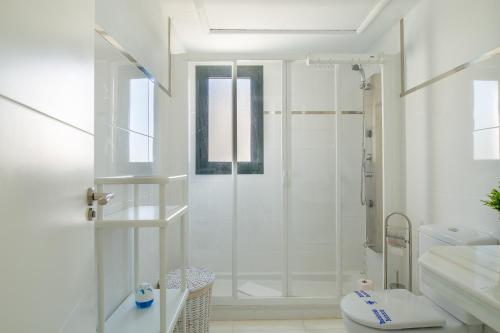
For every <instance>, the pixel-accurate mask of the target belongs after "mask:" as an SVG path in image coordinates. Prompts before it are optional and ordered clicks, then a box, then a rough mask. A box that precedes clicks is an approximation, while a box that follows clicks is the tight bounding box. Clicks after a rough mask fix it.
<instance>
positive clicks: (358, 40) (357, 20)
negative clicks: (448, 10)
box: [165, 0, 418, 58]
mask: <svg viewBox="0 0 500 333" xmlns="http://www.w3.org/2000/svg"><path fill="white" fill-rule="evenodd" d="M417 1H418V0H392V1H390V0H165V10H166V12H167V15H169V16H171V17H172V24H173V29H174V36H175V38H174V41H173V45H172V47H173V52H174V53H181V52H184V51H186V52H189V53H190V54H192V55H196V54H198V55H205V54H219V55H220V54H226V55H238V54H240V55H256V56H257V55H259V56H270V57H273V56H276V57H290V58H293V57H303V56H305V55H306V54H309V53H360V52H364V51H365V50H366V49H367V48H368V47H369V46H370V45H371V44H372V43H373V42H374V41H375V40H376V39H377V38H378V37H380V36H381V35H382V34H383V33H384V32H386V31H387V30H388V29H389V28H390V27H392V26H393V25H394V24H395V23H397V22H398V21H399V19H400V18H401V17H402V16H404V15H405V14H406V13H407V12H408V11H409V10H410V9H411V8H412V7H413V6H414V5H415V3H416V2H417ZM381 5H383V6H381ZM377 7H382V8H383V9H382V11H380V12H379V13H378V14H377V15H376V16H375V19H373V20H370V16H373V14H374V13H377ZM366 23H369V24H368V26H366V29H365V30H364V31H362V32H360V31H359V28H360V26H363V25H366ZM356 30H358V33H357V32H356Z"/></svg>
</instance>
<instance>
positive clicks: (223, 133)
mask: <svg viewBox="0 0 500 333" xmlns="http://www.w3.org/2000/svg"><path fill="white" fill-rule="evenodd" d="M231 94H232V89H231V79H220V78H214V79H208V160H209V161H210V162H228V161H231V160H232V158H231V156H232V153H231V142H232V141H231V128H232V125H231V124H232V121H231V119H232V116H231V113H232V97H231Z"/></svg>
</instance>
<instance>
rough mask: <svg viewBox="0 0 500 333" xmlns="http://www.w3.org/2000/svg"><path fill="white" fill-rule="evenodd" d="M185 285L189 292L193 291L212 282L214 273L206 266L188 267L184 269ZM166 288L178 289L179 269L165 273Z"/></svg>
mask: <svg viewBox="0 0 500 333" xmlns="http://www.w3.org/2000/svg"><path fill="white" fill-rule="evenodd" d="M186 278H187V285H188V289H189V291H190V292H195V291H198V290H200V289H203V288H205V287H206V286H208V285H210V284H212V283H213V282H214V280H215V274H214V273H213V272H211V271H209V270H208V269H206V268H200V267H188V268H187V269H186ZM166 280H167V283H166V285H167V288H168V289H178V288H180V287H181V270H180V269H176V270H175V271H172V272H169V273H168V274H167V279H166Z"/></svg>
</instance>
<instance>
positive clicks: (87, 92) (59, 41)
mask: <svg viewBox="0 0 500 333" xmlns="http://www.w3.org/2000/svg"><path fill="white" fill-rule="evenodd" d="M93 29H94V2H93V1H84V0H68V1H65V0H55V1H16V0H5V1H2V3H1V4H0V45H2V51H1V52H0V64H1V65H0V66H1V67H0V68H1V69H2V75H1V76H0V94H2V95H5V96H7V97H9V98H12V99H14V100H17V101H21V102H22V103H24V104H26V105H28V106H30V107H32V108H35V109H37V110H39V111H42V112H44V113H46V114H48V115H50V116H52V117H55V118H58V119H60V120H62V121H65V122H68V123H70V124H72V125H74V126H77V127H79V128H82V129H84V130H86V131H88V132H93V128H94V120H93V119H94V118H93V113H92V112H89V110H92V108H93V105H94V100H93V82H94V77H93V64H94V61H93V59H94V55H93V53H94V46H93V43H94V38H93V33H92V31H93Z"/></svg>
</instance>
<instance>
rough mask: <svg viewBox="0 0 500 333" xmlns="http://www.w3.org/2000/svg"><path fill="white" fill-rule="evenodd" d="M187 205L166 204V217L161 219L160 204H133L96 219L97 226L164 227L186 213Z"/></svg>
mask: <svg viewBox="0 0 500 333" xmlns="http://www.w3.org/2000/svg"><path fill="white" fill-rule="evenodd" d="M187 208H188V207H187V206H165V211H166V214H165V219H160V211H159V207H158V206H133V207H128V208H126V209H122V210H120V211H117V212H115V213H112V214H109V215H107V216H105V217H104V218H103V219H102V220H96V221H95V226H96V228H130V227H162V226H164V225H165V224H170V223H173V222H174V221H176V220H177V217H180V216H182V215H184V214H185V213H186V211H187Z"/></svg>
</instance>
